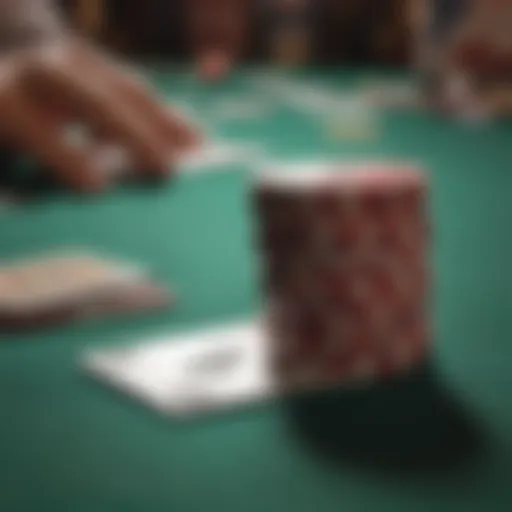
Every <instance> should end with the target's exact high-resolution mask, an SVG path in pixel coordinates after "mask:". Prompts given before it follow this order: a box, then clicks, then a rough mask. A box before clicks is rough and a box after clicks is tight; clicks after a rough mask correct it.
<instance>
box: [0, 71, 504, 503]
mask: <svg viewBox="0 0 512 512" xmlns="http://www.w3.org/2000/svg"><path fill="white" fill-rule="evenodd" d="M147 73H148V76H150V78H151V79H152V80H154V81H155V83H156V84H157V85H158V86H159V87H160V88H161V89H162V90H163V91H164V92H165V93H166V94H167V95H168V96H169V98H172V99H173V100H175V101H182V102H188V103H189V104H191V105H193V106H194V107H195V108H196V110H197V112H199V113H200V114H201V115H202V116H203V117H204V119H205V122H206V124H207V126H208V127H209V129H211V131H212V132H214V133H215V134H216V135H219V136H223V137H228V138H231V139H236V138H239V139H243V140H244V141H256V142H258V143H259V144H261V145H262V147H264V149H265V151H266V152H267V153H268V155H270V156H272V157H276V158H284V157H286V158H306V157H310V158H314V157H321V156H325V155H328V156H338V155H339V156H351V157H352V156H358V155H363V156H364V157H365V158H368V157H371V158H373V157H375V158H381V157H382V158H384V157H399V158H407V159H412V160H415V161H418V162H420V163H421V164H422V165H423V166H424V168H425V169H426V170H427V171H428V173H429V176H430V179H431V189H432V194H431V198H432V201H431V209H432V219H433V227H434V229H433V234H434V243H433V251H432V261H433V268H434V281H435V288H434V289H435V302H434V308H433V309H434V311H433V317H434V325H435V339H434V349H433V361H432V367H433V368H434V370H433V373H434V374H435V376H436V377H435V378H436V379H437V380H436V382H438V383H439V386H440V388H441V389H442V390H444V391H443V392H444V393H449V394H450V395H451V397H452V399H453V400H454V401H455V402H457V403H458V404H460V405H461V407H462V406H463V407H464V409H465V410H466V411H469V413H470V416H471V418H473V419H472V420H471V422H473V421H474V422H476V423H477V424H478V429H475V432H476V430H478V435H476V434H475V436H476V437H478V438H479V442H478V443H475V447H476V446H477V445H478V449H475V450H473V449H471V450H469V449H468V453H467V457H464V458H461V461H462V460H463V462H460V463H459V464H448V462H446V463H445V462H441V461H442V460H443V459H442V457H440V458H439V462H440V463H439V464H438V465H437V466H432V467H431V469H430V471H427V470H426V469H427V468H426V467H425V468H422V467H421V466H422V464H421V462H419V464H416V466H419V467H415V468H412V466H411V467H409V466H408V465H407V464H401V465H400V464H398V465H393V466H388V465H386V464H381V462H382V461H379V460H377V458H376V459H375V460H372V457H371V453H370V456H369V457H361V458H359V459H358V453H357V449H356V450H350V449H348V448H350V446H351V445H352V444H353V445H354V446H359V447H360V449H361V450H362V451H364V449H363V448H361V446H364V436H367V439H368V445H369V446H374V444H375V443H377V444H376V445H375V451H376V452H378V451H379V450H380V449H381V448H383V447H382V446H378V444H379V443H383V444H384V445H386V446H385V447H384V448H386V449H388V450H389V449H390V448H391V451H393V450H394V448H393V446H394V445H393V443H396V442H397V439H401V438H403V439H409V440H410V439H413V440H414V439H416V441H415V442H416V443H417V444H418V443H419V444H420V445H421V444H423V445H425V446H427V451H429V450H430V448H428V446H430V445H429V444H428V443H431V444H432V446H434V445H436V443H437V445H436V446H437V448H432V451H433V452H434V451H435V449H438V448H439V445H440V446H444V448H443V449H442V450H441V451H450V446H451V445H452V444H453V443H454V444H457V442H458V441H459V440H460V437H463V436H464V435H466V434H462V430H460V431H459V430H458V429H459V428H460V426H461V421H462V420H461V421H459V422H458V423H457V422H455V423H454V422H451V420H450V421H448V420H446V424H442V423H443V422H444V421H445V419H444V418H445V417H444V413H440V412H439V410H440V409H436V408H435V407H434V408H433V407H432V403H431V402H432V397H431V396H430V398H429V397H428V395H429V393H430V392H429V391H427V392H425V386H424V385H423V384H421V385H420V384H418V381H417V380H416V382H409V383H408V384H407V383H404V382H398V383H393V384H392V385H390V386H389V387H388V388H386V387H385V386H383V389H384V391H382V393H383V394H382V395H379V393H380V392H381V391H378V392H377V395H376V396H373V397H371V398H368V397H367V396H366V395H365V393H367V392H366V391H362V392H356V395H350V392H347V393H348V395H350V396H345V395H344V396H341V397H339V398H338V402H337V404H336V403H335V402H336V401H335V400H333V401H332V402H331V404H330V405H328V406H326V407H324V410H323V412H322V410H321V406H319V405H318V402H315V398H314V397H313V398H311V400H312V403H316V404H317V405H315V406H311V404H309V405H308V404H306V405H305V406H304V407H305V408H303V409H301V410H302V411H303V412H302V413H300V414H295V413H292V414H290V412H291V411H293V410H296V409H297V408H294V407H292V406H291V405H288V406H284V405H279V404H272V405H266V406H263V407H258V408H255V409H252V410H246V411H241V412H239V413H235V414H229V415H224V416H220V417H217V418H213V419H209V420H208V421H200V422H196V423H192V424H187V425H182V424H176V423H173V422H168V421H165V420H163V419H161V418H159V417H158V416H157V415H154V414H153V413H151V412H150V411H148V410H146V409H144V408H143V407H139V406H138V405H137V404H135V403H133V402H130V401H129V400H123V399H121V398H120V396H118V395H116V394H115V393H113V392H111V391H109V390H106V389H104V388H103V387H101V386H98V385H96V384H94V383H93V382H91V381H90V380H88V379H87V378H85V377H84V376H83V375H81V374H80V372H79V371H77V366H76V363H77V359H78V358H79V355H80V353H81V351H82V350H83V349H84V348H86V347H90V346H102V345H109V344H111V345H114V344H117V343H125V342H126V341H129V340H132V339H133V340H134V341H137V340H140V339H144V338H145V337H151V336H153V335H154V334H161V333H162V332H173V331H177V330H180V329H183V328H190V327H191V326H194V327H195V326H199V325H203V324H208V323H211V322H223V321H226V320H231V319H234V318H238V317H240V316H244V315H247V314H252V313H256V312H257V310H258V307H259V302H260V300H259V293H258V285H257V278H256V272H255V261H254V260H255V258H254V255H253V251H252V249H251V230H250V226H251V216H250V209H249V205H248V201H247V191H248V189H249V184H250V178H249V175H248V172H247V167H242V166H239V167H238V168H237V167H233V168H229V169H226V170H225V171H224V172H220V173H211V174H204V175H200V176H184V177H180V178H178V179H177V180H175V181H174V182H172V183H169V184H168V185H164V186H163V187H162V188H154V189H136V188H129V189H120V190H118V191H114V192H113V193H111V194H108V195H105V196H102V197H98V198H94V199H84V198H76V197H71V196H66V195H61V196H59V197H54V198H52V199H48V200H42V201H41V202H37V203H34V204H30V205H29V206H27V207H25V208H19V209H16V208H15V209H11V210H5V211H2V212H1V213H0V256H1V257H2V258H5V259H9V258H14V257H17V256H22V255H26V254H28V253H32V252H34V251H39V250H47V249H54V248H56V247H61V246H70V245H74V246H81V247H89V248H92V249H95V250H98V251H102V252H107V253H111V254H115V255H119V256H122V257H125V258H129V259H133V260H135V261H140V262H144V263H145V264H147V265H149V266H150V267H151V268H152V269H153V270H154V272H155V274H157V275H158V276H159V279H160V280H161V281H162V282H163V283H166V284H168V285H169V286H172V287H173V288H174V289H175V290H176V291H177V292H178V294H179V301H178V303H177V305H176V307H175V309H174V310H173V311H172V312H159V313H153V314H149V315H143V316H140V317H134V318H128V319H119V318H118V319H113V320H107V321H102V322H97V323H94V324H93V323H90V324H76V325H72V326H68V327H65V328H59V329H52V330H49V331H46V332H42V333H41V332H38V333H31V334H24V335H21V334H20V335H7V334H0V338H1V339H2V344H1V345H0V405H1V409H0V411H1V412H0V510H2V511H5V512H11V511H12V512H24V511H41V510H44V511H52V512H86V511H87V512H93V511H94V512H99V511H108V512H117V511H119V512H121V511H123V512H130V511H140V512H160V511H161V512H164V511H165V512H169V511H179V512H182V511H183V512H185V511H187V512H188V511H191V512H199V511H225V512H235V511H237V512H242V511H243V512H245V511H258V512H274V511H276V512H277V511H280V512H281V511H285V510H290V511H292V510H293V511H297V512H299V511H300V512H302V511H308V512H309V511H315V512H323V511H329V512H330V511H335V510H344V511H347V512H359V511H364V512H366V511H371V512H373V511H375V512H402V511H403V512H423V511H425V512H427V511H428V512H432V511H433V510H438V509H441V510H450V511H464V512H469V511H480V510H488V511H489V512H501V511H503V512H505V511H510V510H512V396H511V389H512V336H511V331H512V330H511V321H510V318H511V313H512V310H511V307H512V303H511V300H510V297H511V289H512V285H511V282H512V278H511V273H510V263H511V261H512V260H511V256H512V229H510V224H509V222H508V220H509V206H508V205H509V204H510V202H511V200H512V168H511V167H512V144H511V143H512V127H511V126H510V125H507V124H506V123H505V124H503V123H502V124H499V125H496V126H494V127H487V128H482V127H480V128H479V127H476V126H464V125H461V124H457V123H455V122H450V121H447V120H443V119H440V118H438V117H436V116H434V115H432V114H428V113H424V112H403V113H398V112H396V113H389V114H387V115H385V116H384V119H383V121H382V127H381V128H382V129H381V133H380V135H379V136H378V137H375V138H371V139H369V140H362V141H336V140H332V139H329V137H326V135H325V131H324V130H323V129H322V123H321V122H319V120H318V119H315V118H313V117H311V116H307V115H304V114H301V113H300V112H297V111H295V110H294V109H293V108H292V107H291V106H290V105H287V104H286V103H284V102H277V103H276V104H274V105H273V108H272V112H271V114H269V115H268V116H267V117H264V118H262V119H255V120H254V121H252V122H251V121H248V120H245V121H244V120H238V121H227V120H224V121H222V122H221V121H218V120H216V119H215V116H214V115H213V114H212V112H213V110H214V107H215V104H216V103H217V102H218V101H220V99H221V98H227V97H230V96H236V97H252V98H258V99H259V100H261V101H271V102H272V101H273V100H272V98H271V97H270V96H266V95H265V93H263V92H261V91H258V90H256V89H254V87H253V86H251V81H250V80H249V75H247V74H244V73H239V74H237V75H236V76H233V77H232V78H231V79H230V80H229V81H228V82H225V83H223V84H217V85H199V84H197V83H195V82H194V81H193V80H192V79H191V78H190V77H186V76H183V75H179V74H175V73H173V72H171V71H169V70H167V71H166V70H164V69H152V70H149V71H147ZM358 76H359V75H358V74H357V73H355V72H350V73H349V72H341V71H340V72H334V71H318V72H316V73H314V74H310V75H308V74H307V73H304V74H301V75H300V76H297V77H292V78H291V80H292V82H293V80H307V79H308V77H309V78H314V80H315V81H316V83H320V84H325V85H329V86H331V87H334V88H336V87H339V88H340V89H341V88H343V87H346V86H348V85H350V84H351V83H353V82H354V80H355V79H356V78H358ZM420 380H421V379H420ZM415 386H416V388H418V386H419V387H420V388H421V389H422V391H421V393H420V392H419V391H418V393H416V394H415V393H414V392H413V391H411V390H414V389H416V388H415ZM427 387H428V386H427ZM357 393H362V395H357ZM363 395H364V396H363ZM425 397H427V402H428V400H430V402H429V403H427V402H423V401H422V400H425ZM318 400H320V398H318ZM360 401H363V402H364V403H365V404H367V405H368V408H367V409H366V410H365V412H364V413H361V412H360V410H359V409H360ZM429 404H430V405H429ZM308 407H309V408H308ZM331 407H332V408H333V409H334V408H335V407H339V408H340V409H339V411H338V413H339V414H338V417H337V418H334V416H333V419H332V422H331V420H330V419H329V417H328V411H329V410H330V408H331ZM304 411H305V412H304ZM326 411H327V413H326ZM450 411H451V412H450V414H452V413H453V414H455V412H454V411H455V408H453V410H452V409H450ZM326 414H327V416H326ZM453 414H452V415H453ZM301 415H302V420H301V419H300V418H299V417H300V416H301ZM316 415H318V417H320V416H322V415H323V417H324V419H325V418H327V420H326V422H327V423H330V424H331V426H332V425H334V426H335V427H334V433H333V432H332V430H333V429H332V428H331V429H330V430H329V429H327V430H324V431H322V430H319V432H320V433H319V434H318V436H319V437H320V438H322V439H320V440H323V441H326V439H327V437H328V435H330V436H331V438H335V437H336V433H338V434H339V437H340V438H344V448H342V449H341V450H339V453H338V451H336V450H337V449H336V448H335V444H336V443H335V439H334V441H333V439H331V441H333V443H334V444H333V445H332V449H331V448H329V447H327V450H320V449H316V448H315V443H314V442H311V439H312V438H311V436H309V435H302V434H299V432H301V428H299V427H298V426H297V425H299V424H300V423H301V422H302V423H303V424H308V421H309V420H311V419H312V418H313V419H314V418H315V417H316ZM340 415H341V416H340ZM353 415H358V418H359V420H358V421H359V422H360V424H359V426H360V429H359V427H357V428H354V425H353V424H352V426H351V427H350V428H348V427H347V425H351V421H352V418H353ZM390 418H394V420H393V421H394V422H392V423H391V424H390V423H389V422H388V420H390ZM397 418H398V419H397ZM390 421H391V420H390ZM467 421H470V420H469V419H468V420H467ZM440 422H441V425H440ZM294 425H295V426H294ZM386 425H387V426H386ZM390 425H391V426H390ZM347 428H348V429H347ZM383 429H384V430H386V429H387V435H388V437H385V438H384V439H380V438H381V437H382V436H381V433H382V431H383ZM390 429H391V430H393V432H391V433H390V432H389V430H390ZM436 429H437V430H436ZM302 430H304V429H302ZM305 430H307V429H305ZM313 430H314V429H313ZM356 430H360V431H361V433H362V434H364V436H363V439H361V435H359V436H358V435H357V432H356ZM411 430H413V431H414V432H415V433H414V435H413V436H412V437H411V436H410V435H409V434H410V432H411ZM328 431H329V432H328ZM434 431H435V432H439V436H440V438H435V439H432V435H433V434H432V432H434ZM391 434H394V435H391ZM429 435H430V437H429ZM436 435H437V434H435V435H434V437H435V436H436ZM351 436H354V443H352V439H351ZM313 437H314V436H313ZM323 437H325V438H326V439H323ZM356 437H357V438H358V439H357V442H356ZM476 437H475V438H476ZM310 438H311V439H310ZM392 438H393V439H392ZM441 438H442V439H441ZM376 440H377V441H376ZM443 443H444V444H443ZM317 444H318V443H317ZM342 444H343V443H342ZM459 444H460V443H459ZM397 446H398V445H397ZM468 446H469V445H468ZM417 448H418V446H414V443H412V444H409V445H407V447H406V451H408V452H409V453H408V454H409V455H410V452H414V451H415V450H416V449H417ZM401 449H403V446H402V447H400V446H398V447H397V448H396V450H397V451H400V450H401ZM343 450H345V454H346V456H344V452H343ZM370 451H372V450H370ZM384 451H385V450H384ZM326 452H332V453H330V456H329V455H328V454H326ZM469 452H471V454H470V453H469ZM473 452H474V453H473ZM388 455H389V454H388ZM406 455H407V454H406ZM363 458H364V459H365V461H364V463H362V459H363ZM406 458H407V457H406ZM433 458H434V459H436V457H433ZM430 462H432V461H430ZM434 462H435V460H434ZM432 468H433V469H432Z"/></svg>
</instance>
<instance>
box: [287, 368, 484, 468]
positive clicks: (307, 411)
mask: <svg viewBox="0 0 512 512" xmlns="http://www.w3.org/2000/svg"><path fill="white" fill-rule="evenodd" d="M285 413H286V416H287V419H288V420H289V425H290V427H291V429H292V431H293V433H294V434H295V435H296V436H297V437H298V439H299V440H300V441H301V442H302V443H304V444H305V445H306V447H307V448H310V449H311V450H313V451H314V452H315V453H317V454H320V455H322V456H324V457H327V458H328V459H330V460H332V461H333V462H335V463H339V464H343V465H346V464H352V465H355V466H362V467H365V468H374V469H393V470H397V471H400V470H403V471H407V472H410V471H429V470H433V471H436V470H441V469H445V470H446V469H451V468H454V467H460V466H465V465H467V464H468V463H470V462H471V461H472V460H474V459H475V458H476V456H478V454H479V453H481V449H482V447H483V434H482V430H481V429H480V428H479V425H478V422H477V421H476V418H474V417H472V416H471V415H470V414H469V412H468V411H467V410H466V409H465V408H464V407H463V405H462V404H461V402H460V401H458V400H457V398H456V397H455V396H454V395H453V394H452V393H450V392H449V391H448V390H447V389H445V388H444V387H443V386H442V384H441V383H440V382H439V379H438V378H437V377H436V374H435V370H434V368H433V366H432V364H431V363H427V364H426V365H425V366H423V367H422V368H420V369H418V370H417V371H416V372H415V373H414V374H409V375H407V376H402V377H401V378H397V379H394V380H391V381H388V382H383V383H381V384H379V385H377V386H374V387H372V388H367V389H352V390H349V389H342V390H335V391H329V392H321V393H311V394H308V395H302V396H295V397H291V398H289V399H287V400H286V402H285Z"/></svg>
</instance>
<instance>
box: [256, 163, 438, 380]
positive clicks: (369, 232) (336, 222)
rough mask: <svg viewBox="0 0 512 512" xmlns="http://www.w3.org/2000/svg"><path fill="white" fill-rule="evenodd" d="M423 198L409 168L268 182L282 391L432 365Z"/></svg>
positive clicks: (269, 176)
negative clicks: (428, 358) (426, 361)
mask: <svg viewBox="0 0 512 512" xmlns="http://www.w3.org/2000/svg"><path fill="white" fill-rule="evenodd" d="M328 167H329V168H328ZM337 167H338V168H337ZM339 167H341V168H339ZM426 198H427V183H426V180H425V177H424V176H423V174H422V173H421V172H420V171H419V170H417V169H415V168H412V167H410V166H408V165H405V164H380V163H369V164H342V165H341V166H336V165H333V166H332V168H330V166H326V167H325V168H318V169H314V170H307V171H305V170H295V171H294V170H288V171H287V170H281V172H275V173H274V172H272V170H270V171H269V172H267V171H265V172H263V173H261V175H260V176H259V177H258V179H257V183H256V185H255V190H254V202H255V206H256V212H257V217H258V224H259V229H258V239H259V240H258V245H259V249H260V252H261V254H262V260H263V264H262V274H263V276H262V280H263V283H264V289H265V293H266V299H267V301H268V318H267V322H268V329H269V332H270V335H271V339H272V342H271V345H272V350H271V354H272V355H271V357H272V363H273V369H274V371H275V372H276V375H277V377H278V380H279V382H280V383H281V384H282V385H283V386H284V387H286V388H288V387H290V388H292V389H296V388H318V387H326V386H331V385H339V384H342V385H344V384H353V383H357V382H361V381H364V382H368V381H370V382H372V381H376V380H379V379H381V378H384V377H387V376H391V375H396V374H399V373H402V372H406V371H408V370H410V369H412V368H413V367H414V366H415V365H417V364H418V363H419V362H420V361H421V360H422V359H423V358H424V356H425V355H426V353H427V346H428V341H429V325H428V307H427V305H428V304H427V302H428V259H427V246H428V226H427V212H426Z"/></svg>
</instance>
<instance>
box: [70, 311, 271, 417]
mask: <svg viewBox="0 0 512 512" xmlns="http://www.w3.org/2000/svg"><path fill="white" fill-rule="evenodd" d="M268 352H269V344H268V341H267V338H266V336H265V335H264V332H263V328H262V326H261V325H260V323H259V322H258V321H257V320H248V321H240V322H234V323H231V324H227V325H221V326H214V327H207V328H204V329H200V330H197V331H191V332H185V333H181V334H180V333H178V334H174V335H170V336H164V337H161V338H156V339H152V340H149V341H146V342H144V343H140V344H139V345H137V346H133V347H129V348H115V349H103V350H102V349H99V350H98V349H96V350H90V351H88V352H86V353H85V354H84V356H83V358H82V359H81V361H80V364H81V366H82V367H83V368H84V369H85V370H86V372H87V373H89V374H90V375H92V376H94V377H95V378H97V379H99V380H100V381H102V382H104V383H105V384H109V385H111V386H114V387H115V388H116V389H118V390H120V391H121V392H123V393H127V394H129V395H131V396H133V397H135V398H136V399H138V400H140V401H141V402H142V403H143V404H145V405H147V406H149V407H151V408H153V409H156V410H157V411H159V412H160V413H163V414H164V415H166V416H171V417H175V418H189V417H194V416H198V415H201V414H206V413H213V412H217V411H222V410H225V409H227V408H229V407H235V406H241V405H244V404H250V403H255V402H261V401H262V400H268V399H271V398H272V397H274V396H276V395H277V394H278V387H277V386H276V385H275V383H274V381H273V379H272V377H271V374H270V369H269V364H268Z"/></svg>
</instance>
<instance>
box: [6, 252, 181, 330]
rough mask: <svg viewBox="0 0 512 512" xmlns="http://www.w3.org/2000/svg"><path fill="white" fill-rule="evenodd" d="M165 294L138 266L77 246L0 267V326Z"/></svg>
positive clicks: (53, 319) (146, 301)
mask: <svg viewBox="0 0 512 512" xmlns="http://www.w3.org/2000/svg"><path fill="white" fill-rule="evenodd" d="M170 301H171V296H170V294H169V293H168V292H167V291H166V290H164V289H163V288H161V287H160V286H158V285H155V284H153V283H152V281H151V278H150V276H149V275H148V273H147V272H146V271H145V270H144V269H142V268H139V267H138V266H134V265H130V264H127V263H124V262H120V261H116V260H112V259H109V258H104V257H100V256H96V255H93V254H90V253H88V252H85V251H81V250H73V249H71V250H70V249H68V250H63V251H60V252H59V253H56V254H53V255H41V256H39V257H35V258H32V259H28V260H25V261H22V262H16V263H13V264H6V265H4V266H0V326H1V327H4V328H6V327H7V328H32V327H40V326H41V325H47V324H55V323H63V322H64V323H65V322H69V321H71V320H75V319H82V318H86V317H87V318H90V317H98V316H104V315H107V314H116V313H127V312H135V311H140V310H146V309H154V308H160V307H164V306H165V305H167V304H169V303H170Z"/></svg>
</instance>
